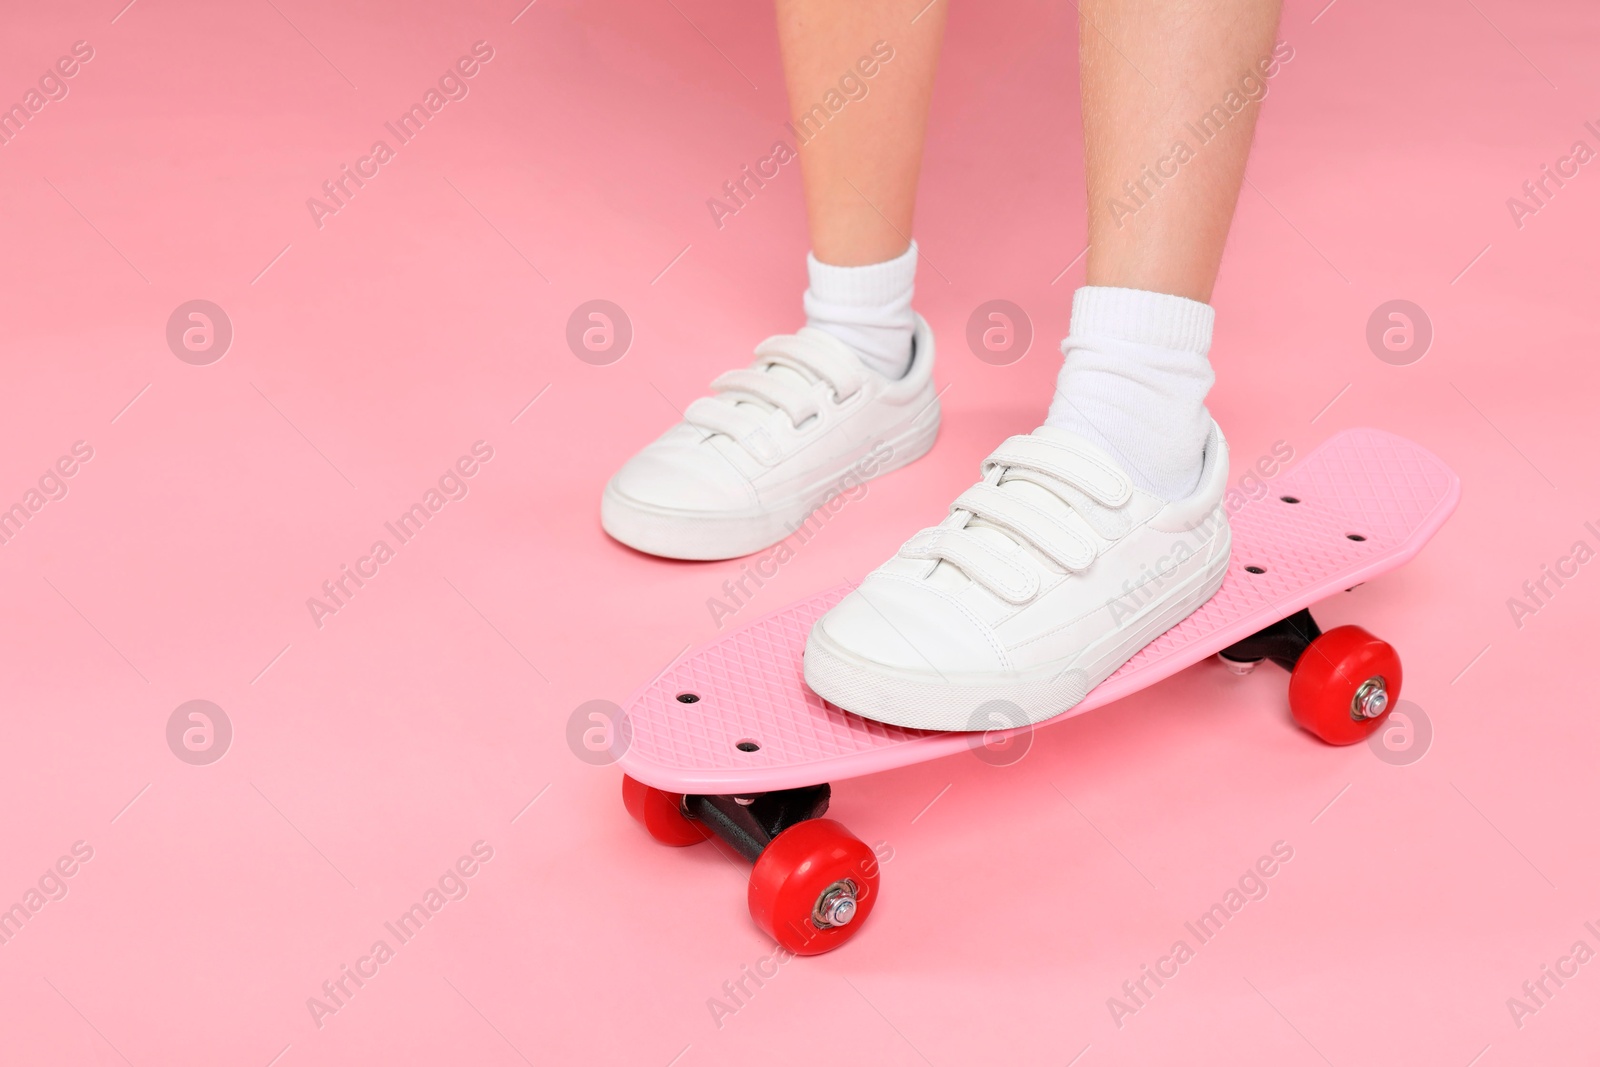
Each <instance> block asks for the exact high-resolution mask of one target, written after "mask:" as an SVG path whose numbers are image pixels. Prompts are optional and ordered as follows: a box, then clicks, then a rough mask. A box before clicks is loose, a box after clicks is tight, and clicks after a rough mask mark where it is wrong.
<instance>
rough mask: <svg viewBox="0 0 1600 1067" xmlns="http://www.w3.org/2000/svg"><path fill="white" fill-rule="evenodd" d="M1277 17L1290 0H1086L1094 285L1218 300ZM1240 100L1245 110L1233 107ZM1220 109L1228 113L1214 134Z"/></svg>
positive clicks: (1086, 133)
mask: <svg viewBox="0 0 1600 1067" xmlns="http://www.w3.org/2000/svg"><path fill="white" fill-rule="evenodd" d="M1279 7H1280V0H1082V7H1081V9H1080V11H1081V18H1080V19H1079V30H1078V32H1079V44H1078V47H1079V55H1080V63H1079V65H1080V78H1081V82H1082V90H1083V138H1084V159H1085V166H1086V169H1087V172H1088V175H1087V177H1088V190H1089V257H1088V260H1089V261H1088V264H1087V271H1088V283H1089V284H1090V285H1104V286H1119V287H1123V288H1128V289H1146V290H1150V291H1152V292H1157V293H1169V294H1171V295H1174V296H1182V297H1187V298H1189V299H1191V300H1198V301H1201V302H1203V303H1205V302H1209V301H1210V299H1211V287H1212V285H1213V284H1214V283H1215V282H1216V278H1217V267H1218V265H1219V263H1220V262H1221V260H1222V248H1223V244H1224V243H1225V242H1226V240H1227V236H1228V227H1229V225H1230V224H1231V223H1232V221H1233V210H1234V205H1235V204H1236V203H1237V201H1238V197H1239V188H1240V185H1241V183H1242V182H1243V180H1244V167H1245V160H1246V158H1247V157H1248V155H1249V153H1250V141H1251V137H1252V136H1253V134H1254V133H1255V123H1256V115H1257V112H1258V110H1259V108H1258V107H1257V105H1256V103H1255V102H1254V101H1253V100H1251V99H1250V94H1256V96H1257V99H1259V95H1260V94H1261V93H1263V92H1264V88H1265V85H1266V79H1265V78H1264V77H1263V72H1264V70H1265V69H1268V68H1267V67H1266V66H1264V65H1263V64H1270V69H1271V70H1273V71H1276V66H1277V64H1276V62H1274V61H1273V54H1272V53H1273V36H1274V34H1275V33H1276V31H1277V26H1278V11H1279ZM1247 76H1248V77H1249V78H1250V79H1251V80H1248V81H1246V80H1245V79H1246V78H1247ZM1230 94H1232V96H1231V99H1230ZM1241 101H1243V106H1242V107H1240V108H1239V110H1237V112H1234V111H1233V110H1232V109H1231V108H1230V104H1238V103H1240V102H1241ZM1213 108H1222V109H1223V111H1222V113H1221V115H1219V116H1218V117H1217V119H1214V120H1213V122H1212V125H1211V126H1209V127H1207V126H1202V125H1201V117H1202V116H1204V115H1206V114H1208V113H1211V112H1212V109H1213ZM1218 119H1220V121H1218ZM1186 124H1188V125H1186ZM1217 126H1220V130H1218V131H1217V132H1215V133H1214V134H1213V133H1212V130H1213V128H1215V127H1217ZM1191 127H1192V128H1191ZM1201 134H1203V135H1206V136H1209V137H1210V139H1209V140H1206V141H1204V142H1202V141H1201V140H1200V136H1199V135H1201ZM1179 141H1182V142H1184V143H1185V144H1186V145H1187V146H1188V148H1189V150H1190V158H1188V159H1187V160H1186V161H1183V162H1179V161H1178V160H1177V159H1176V158H1175V157H1176V155H1178V154H1181V153H1175V152H1174V146H1175V144H1176V143H1177V142H1179ZM1162 160H1166V161H1167V162H1166V163H1165V164H1162V163H1161V161H1162ZM1146 168H1149V170H1147V169H1146ZM1163 171H1164V172H1166V173H1168V174H1171V175H1172V176H1170V177H1169V176H1165V174H1163V173H1161V172H1163ZM1150 174H1153V175H1154V178H1151V177H1148V176H1147V175H1150ZM1124 183H1131V184H1132V189H1131V190H1130V189H1129V187H1128V185H1125V184H1124ZM1119 205H1120V206H1119Z"/></svg>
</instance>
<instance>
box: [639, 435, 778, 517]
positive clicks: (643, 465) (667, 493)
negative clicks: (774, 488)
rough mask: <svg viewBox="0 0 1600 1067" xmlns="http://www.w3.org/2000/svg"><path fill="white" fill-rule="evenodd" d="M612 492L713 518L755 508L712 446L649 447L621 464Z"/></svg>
mask: <svg viewBox="0 0 1600 1067" xmlns="http://www.w3.org/2000/svg"><path fill="white" fill-rule="evenodd" d="M610 488H611V491H612V492H613V493H614V494H616V495H617V496H620V497H621V498H623V499H624V500H626V501H628V502H631V503H635V504H642V505H644V506H646V507H651V508H660V509H665V510H671V511H692V512H705V513H712V514H716V513H724V512H739V511H745V510H748V509H750V508H751V507H754V506H755V505H756V504H757V497H756V494H755V490H754V488H753V487H752V486H751V484H750V482H749V481H748V479H746V478H745V476H744V475H742V474H740V472H739V471H738V469H737V468H735V467H734V465H733V461H732V460H730V459H728V458H727V457H725V456H723V455H722V454H721V453H719V452H717V451H716V446H715V445H713V444H711V443H710V442H696V443H694V444H677V443H672V444H664V443H657V444H654V445H651V446H650V447H648V448H646V449H644V450H643V451H642V452H640V453H638V454H637V455H635V456H634V457H633V458H632V459H630V460H628V462H627V463H625V464H623V465H622V469H621V470H619V471H617V473H616V475H615V476H613V477H612V479H611V486H610Z"/></svg>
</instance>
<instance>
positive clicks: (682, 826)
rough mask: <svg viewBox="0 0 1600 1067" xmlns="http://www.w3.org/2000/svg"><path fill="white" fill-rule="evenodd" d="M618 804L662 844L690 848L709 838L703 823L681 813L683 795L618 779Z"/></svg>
mask: <svg viewBox="0 0 1600 1067" xmlns="http://www.w3.org/2000/svg"><path fill="white" fill-rule="evenodd" d="M622 805H623V807H625V808H627V809H628V814H629V815H632V816H633V817H634V818H635V819H637V820H638V822H639V825H640V826H643V827H644V828H645V830H646V831H648V832H649V834H650V836H651V837H653V838H655V839H656V840H657V841H660V842H661V843H662V844H663V845H679V846H681V845H694V844H698V843H700V842H701V841H704V840H705V839H706V838H707V837H709V836H711V835H710V831H709V830H707V829H706V827H705V824H703V823H701V822H699V821H697V820H695V819H690V818H688V817H686V816H685V815H684V814H683V794H682V793H667V792H663V791H662V790H660V789H657V788H655V787H654V786H648V785H645V784H644V783H643V782H640V781H637V780H635V779H633V778H630V777H628V776H627V775H626V774H625V775H623V776H622Z"/></svg>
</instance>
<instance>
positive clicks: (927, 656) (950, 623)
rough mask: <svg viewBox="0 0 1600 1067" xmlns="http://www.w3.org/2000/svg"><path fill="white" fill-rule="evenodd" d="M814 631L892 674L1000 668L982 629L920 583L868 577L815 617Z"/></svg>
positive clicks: (989, 637)
mask: <svg viewBox="0 0 1600 1067" xmlns="http://www.w3.org/2000/svg"><path fill="white" fill-rule="evenodd" d="M817 628H818V629H820V630H821V631H822V632H823V634H824V635H825V636H826V638H827V640H828V642H829V643H830V644H831V645H833V646H834V648H836V649H838V650H840V651H842V652H844V653H845V654H847V655H849V656H852V657H855V658H857V659H861V660H865V661H867V662H869V663H872V664H875V665H878V666H881V667H886V668H890V669H893V670H904V671H912V672H916V673H919V674H925V673H929V672H933V673H936V674H941V675H942V674H951V673H969V672H988V671H996V670H1002V669H1004V667H1005V664H1004V662H1003V657H1002V655H1001V653H1000V650H999V646H998V644H997V642H996V640H995V637H994V634H993V633H992V632H991V631H990V630H989V629H988V628H987V627H986V626H984V625H983V624H982V623H980V622H979V621H978V620H977V619H975V618H973V617H972V615H971V614H970V613H968V612H966V611H963V610H962V609H961V608H960V607H958V606H957V605H956V604H955V603H954V602H953V601H951V600H950V599H948V598H947V597H945V596H943V595H941V594H940V593H939V592H937V591H935V590H933V589H931V588H929V587H927V586H925V585H922V584H919V583H913V582H908V581H901V580H898V579H894V578H883V577H878V576H873V577H869V578H868V579H867V580H866V581H865V582H863V583H862V584H861V585H860V587H858V588H857V589H856V590H855V591H853V592H852V593H850V594H849V595H848V596H846V597H845V598H844V599H843V600H841V601H840V602H839V603H838V604H837V605H835V606H834V608H833V609H832V610H831V611H829V612H828V613H827V614H826V615H824V616H823V617H822V618H821V619H819V620H818V621H817ZM813 639H815V632H813Z"/></svg>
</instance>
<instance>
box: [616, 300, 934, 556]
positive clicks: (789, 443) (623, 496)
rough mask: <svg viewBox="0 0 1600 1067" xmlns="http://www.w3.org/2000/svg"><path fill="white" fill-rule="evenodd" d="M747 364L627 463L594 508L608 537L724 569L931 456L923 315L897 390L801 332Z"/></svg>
mask: <svg viewBox="0 0 1600 1067" xmlns="http://www.w3.org/2000/svg"><path fill="white" fill-rule="evenodd" d="M756 356H757V359H756V361H755V363H754V364H752V365H751V366H750V367H748V368H745V369H743V370H735V371H729V372H728V373H727V374H724V375H722V376H721V377H719V378H718V379H717V380H716V381H714V382H712V383H711V387H712V389H713V390H715V391H716V395H715V396H710V397H701V398H700V399H699V400H696V401H695V402H694V403H692V404H690V405H689V407H688V409H687V410H686V411H685V412H684V415H685V420H684V421H683V422H680V423H679V424H678V425H676V426H674V427H673V428H672V429H670V430H668V431H667V432H666V433H664V434H662V435H661V436H660V437H658V438H657V439H656V440H655V441H654V442H652V443H651V444H649V445H647V446H645V448H644V449H643V451H641V452H639V453H638V454H637V455H636V456H634V457H633V458H632V459H630V460H628V462H627V463H625V464H623V466H622V469H621V470H619V471H618V472H617V473H616V475H615V476H614V477H612V479H611V481H610V482H609V483H607V485H606V488H605V493H604V495H603V496H602V497H601V500H600V525H601V526H602V527H604V528H605V531H606V533H608V534H610V535H611V536H612V537H614V538H616V539H617V540H618V541H621V542H622V543H623V544H625V545H629V546H631V547H633V548H636V549H638V550H639V551H641V552H649V553H650V554H652V555H656V556H668V557H671V558H673V559H732V558H733V557H735V556H743V555H746V554H748V553H751V552H755V551H758V550H760V549H763V548H766V547H767V546H768V545H772V544H776V543H777V542H778V541H780V540H782V539H783V538H784V537H787V536H788V535H789V534H790V533H791V532H793V531H794V530H795V529H797V528H798V527H799V526H800V525H801V524H802V523H803V522H804V521H805V520H806V518H807V516H809V515H810V514H811V513H812V512H813V511H815V510H816V509H817V507H818V506H819V505H820V504H821V503H822V502H823V501H824V500H826V499H827V498H828V497H829V496H831V495H834V494H837V493H840V492H844V491H847V490H849V489H852V488H854V487H855V486H856V485H858V484H860V483H861V482H864V481H866V480H868V479H870V478H876V477H878V476H879V475H882V474H885V473H887V472H889V471H892V470H895V469H896V468H898V467H903V466H905V465H906V464H907V463H910V462H911V461H912V460H914V459H917V458H918V457H920V456H922V455H924V454H925V453H926V452H927V451H928V449H930V448H932V447H933V441H934V438H935V437H937V436H938V433H939V398H938V395H937V394H936V393H935V392H934V388H933V356H934V351H933V331H932V330H931V329H929V328H928V324H927V322H926V321H924V320H923V318H922V316H921V315H918V316H917V326H916V332H915V334H914V335H913V341H912V353H911V367H910V369H909V370H908V371H906V373H905V376H904V377H901V378H898V379H894V380H891V379H888V378H885V377H884V376H883V375H881V374H878V373H877V372H875V371H873V370H870V369H869V368H868V367H867V366H866V365H865V364H863V363H862V362H861V360H860V359H859V358H858V357H857V356H856V354H855V352H854V351H853V350H852V349H851V348H850V346H848V345H846V344H845V343H844V342H842V341H840V340H839V339H838V338H836V337H834V336H833V335H832V334H829V333H826V332H824V331H822V330H818V329H815V328H813V327H809V326H807V327H803V328H802V329H801V330H800V332H799V333H797V334H788V335H780V336H777V337H769V338H767V339H766V340H765V341H763V342H761V344H760V345H758V346H756Z"/></svg>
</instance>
